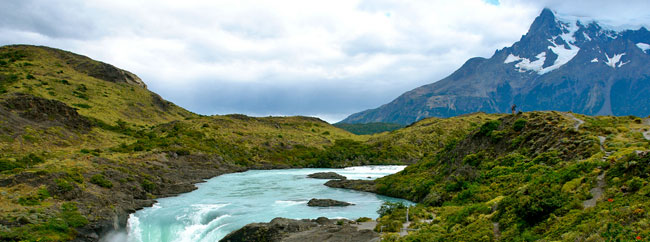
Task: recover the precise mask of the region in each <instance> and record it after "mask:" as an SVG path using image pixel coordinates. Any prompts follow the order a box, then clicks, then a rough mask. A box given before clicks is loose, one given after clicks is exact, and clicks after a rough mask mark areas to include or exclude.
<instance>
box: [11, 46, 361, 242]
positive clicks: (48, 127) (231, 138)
mask: <svg viewBox="0 0 650 242" xmlns="http://www.w3.org/2000/svg"><path fill="white" fill-rule="evenodd" d="M0 81H1V82H0V84H1V85H0V88H1V89H0V151H2V152H1V153H0V172H1V173H0V211H1V212H0V214H1V215H0V238H2V240H10V241H11V240H37V239H40V240H41V241H63V240H69V239H72V238H75V237H78V236H90V237H88V238H90V239H91V240H92V238H93V237H94V236H96V235H98V234H101V233H102V232H106V231H107V230H109V229H112V226H113V220H114V218H115V217H117V218H118V219H117V221H118V222H119V223H120V224H122V225H124V222H126V216H128V213H129V212H131V211H134V210H135V209H138V208H141V207H142V206H147V205H150V204H151V203H152V202H153V200H152V199H154V198H156V197H159V196H169V195H172V194H177V193H180V192H187V191H190V190H192V189H193V185H192V184H193V183H196V182H199V181H201V180H202V179H205V178H210V177H213V176H216V175H219V174H222V173H227V172H234V171H241V170H245V169H250V168H262V169H268V168H283V167H305V166H323V165H328V166H343V165H345V164H353V162H354V161H344V160H341V162H333V163H330V162H329V161H330V160H331V159H330V158H325V157H327V154H328V153H327V150H326V148H327V147H332V146H336V145H335V143H337V141H338V140H343V141H340V142H343V143H345V142H348V143H350V142H353V143H359V142H362V141H364V140H365V139H366V138H365V137H361V136H355V135H353V134H351V133H348V132H346V131H344V130H341V129H338V128H336V127H334V126H332V125H329V124H328V123H326V122H324V121H322V120H319V119H316V118H309V117H267V118H252V117H247V116H244V115H226V116H201V115H196V114H193V113H191V112H189V111H187V110H185V109H183V108H180V107H178V106H176V105H174V104H172V103H170V102H168V101H165V100H164V99H162V98H160V97H159V96H158V95H157V94H155V93H152V92H150V91H149V90H147V89H146V85H145V84H144V83H143V82H142V81H141V80H140V79H139V78H138V77H137V76H135V75H133V74H131V73H129V72H127V71H124V70H120V69H118V68H115V67H113V66H110V65H108V64H105V63H101V62H97V61H93V60H91V59H89V58H87V57H84V56H79V55H76V54H73V53H70V52H65V51H62V50H57V49H52V48H47V47H36V46H4V47H0ZM340 142H339V143H340ZM339 146H340V144H339ZM324 160H327V161H328V162H323V161H324Z"/></svg>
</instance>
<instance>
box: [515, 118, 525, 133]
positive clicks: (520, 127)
mask: <svg viewBox="0 0 650 242" xmlns="http://www.w3.org/2000/svg"><path fill="white" fill-rule="evenodd" d="M527 122H528V121H526V120H525V119H523V118H520V119H517V120H516V121H515V123H514V124H513V125H512V129H514V130H515V131H517V132H519V131H521V130H523V129H524V128H525V127H526V123H527Z"/></svg>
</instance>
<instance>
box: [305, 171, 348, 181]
mask: <svg viewBox="0 0 650 242" xmlns="http://www.w3.org/2000/svg"><path fill="white" fill-rule="evenodd" d="M307 177H309V178H315V179H338V180H345V179H347V178H346V177H345V176H342V175H339V174H338V173H336V172H316V173H314V174H309V175H307Z"/></svg>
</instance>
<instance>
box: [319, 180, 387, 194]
mask: <svg viewBox="0 0 650 242" xmlns="http://www.w3.org/2000/svg"><path fill="white" fill-rule="evenodd" d="M325 186H328V187H333V188H346V189H352V190H357V191H364V192H372V193H377V187H376V186H375V181H374V180H331V181H328V182H326V183H325Z"/></svg>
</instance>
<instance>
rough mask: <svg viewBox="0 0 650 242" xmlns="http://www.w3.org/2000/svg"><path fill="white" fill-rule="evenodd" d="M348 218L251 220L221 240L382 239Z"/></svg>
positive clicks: (341, 241) (343, 241)
mask: <svg viewBox="0 0 650 242" xmlns="http://www.w3.org/2000/svg"><path fill="white" fill-rule="evenodd" d="M353 223H354V222H353V221H350V220H346V219H328V218H325V217H320V218H318V219H311V220H309V219H302V220H295V219H286V218H275V219H273V220H271V222H269V223H252V224H248V225H246V226H244V227H243V228H241V229H238V230H235V231H233V232H231V233H230V234H228V235H226V237H224V238H223V239H221V240H220V241H222V242H240V241H241V242H243V241H269V242H302V241H323V242H335V241H337V242H348V241H349V242H363V241H379V234H378V233H377V232H374V231H372V230H368V229H358V228H357V227H355V226H353V225H352V224H353Z"/></svg>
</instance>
